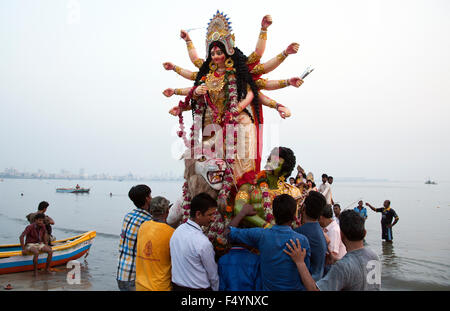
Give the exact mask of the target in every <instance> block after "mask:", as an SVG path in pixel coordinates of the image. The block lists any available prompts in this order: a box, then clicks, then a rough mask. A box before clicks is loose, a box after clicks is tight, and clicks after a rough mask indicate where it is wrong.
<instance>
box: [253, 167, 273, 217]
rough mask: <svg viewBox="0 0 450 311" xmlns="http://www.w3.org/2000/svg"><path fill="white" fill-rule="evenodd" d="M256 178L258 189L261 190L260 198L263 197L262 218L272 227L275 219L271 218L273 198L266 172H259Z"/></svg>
mask: <svg viewBox="0 0 450 311" xmlns="http://www.w3.org/2000/svg"><path fill="white" fill-rule="evenodd" d="M256 178H257V184H259V187H260V188H261V191H262V196H263V210H264V217H265V218H264V219H265V221H267V223H269V224H271V225H273V224H274V222H275V217H274V216H273V211H272V201H273V198H272V196H271V195H270V188H269V183H268V179H267V173H266V171H261V172H259V174H258V175H257V176H256Z"/></svg>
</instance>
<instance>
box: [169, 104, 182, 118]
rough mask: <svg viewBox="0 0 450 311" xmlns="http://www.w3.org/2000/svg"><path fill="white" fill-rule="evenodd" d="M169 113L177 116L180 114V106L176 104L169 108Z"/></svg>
mask: <svg viewBox="0 0 450 311" xmlns="http://www.w3.org/2000/svg"><path fill="white" fill-rule="evenodd" d="M169 113H170V114H171V115H173V116H175V117H176V116H179V115H180V114H181V108H180V107H178V106H175V107H173V108H172V109H170V110H169Z"/></svg>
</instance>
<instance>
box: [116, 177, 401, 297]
mask: <svg viewBox="0 0 450 311" xmlns="http://www.w3.org/2000/svg"><path fill="white" fill-rule="evenodd" d="M300 173H301V172H300ZM330 181H331V182H330ZM294 183H295V185H297V186H298V187H305V189H306V195H305V198H304V200H303V202H302V203H301V206H300V213H301V219H302V221H301V226H299V227H297V228H293V227H291V225H292V223H293V220H294V219H295V216H296V214H297V213H298V205H297V202H296V200H295V199H294V198H293V197H292V196H290V195H288V194H281V195H279V196H277V197H275V199H274V200H273V203H272V209H273V215H274V218H275V225H274V226H272V227H271V228H266V229H264V228H259V227H255V228H246V227H241V226H240V223H241V221H242V220H243V219H244V218H245V217H246V216H252V215H255V214H256V211H255V210H254V207H253V206H252V205H251V204H246V205H244V207H243V208H242V210H241V211H240V212H239V213H238V214H237V215H236V216H235V217H234V218H233V219H232V220H231V222H230V224H229V225H228V226H227V227H226V228H225V233H226V235H227V237H228V239H229V241H230V242H231V246H230V248H229V250H228V251H227V252H226V254H219V253H216V252H215V249H214V246H213V244H212V243H211V242H210V240H209V239H208V238H207V236H206V235H205V234H204V231H203V228H206V227H208V226H209V224H210V223H211V222H212V221H213V219H214V214H215V213H216V211H217V202H216V200H214V199H213V198H212V197H211V196H210V195H208V194H206V193H200V194H198V195H196V196H195V197H194V198H193V199H192V201H191V205H190V214H189V219H188V220H187V221H186V222H185V223H183V224H181V225H179V226H178V227H172V226H170V225H168V224H167V222H166V220H167V216H168V214H169V210H170V207H171V204H170V202H169V200H167V199H166V198H164V197H160V196H159V197H155V198H152V195H151V189H150V188H149V187H148V186H147V185H137V186H134V187H133V188H131V189H130V191H129V194H128V195H129V198H130V199H131V201H132V202H133V203H134V205H135V208H134V209H133V210H132V211H131V212H129V213H128V214H127V215H126V216H125V218H124V221H123V226H122V232H121V237H120V246H119V264H118V268H117V283H118V287H119V289H120V290H123V291H127V290H138V291H170V290H172V291H202V290H213V291H217V290H221V291H253V290H271V291H278V290H286V291H290V290H336V291H339V290H359V291H362V290H380V289H381V282H380V281H373V279H372V278H370V277H369V275H371V274H373V273H375V272H374V271H371V267H372V266H371V263H372V262H376V263H379V262H380V261H379V258H378V256H377V255H376V254H375V253H374V252H373V251H372V250H371V249H369V248H367V247H366V246H365V244H364V238H365V235H366V230H365V218H364V217H361V216H362V213H361V212H358V211H355V210H344V211H342V212H341V210H340V206H339V204H337V203H334V202H333V197H332V190H331V186H330V184H332V183H333V178H332V177H331V178H330V176H327V175H326V174H323V175H322V184H321V185H320V186H319V188H316V187H315V185H314V179H313V178H312V174H308V175H304V174H301V175H300V174H299V175H298V176H296V178H294ZM367 205H368V203H367ZM358 206H359V205H358ZM371 208H372V207H371ZM355 209H357V208H355ZM374 211H377V212H383V213H384V214H386V215H388V214H389V215H394V214H393V213H395V212H389V211H388V212H386V211H385V209H383V208H381V209H374ZM391 211H393V210H391ZM366 217H367V216H366ZM392 217H395V216H392ZM396 221H398V218H397V220H396ZM390 234H392V232H391V233H390ZM374 266H380V265H379V264H378V265H374ZM379 273H381V272H379Z"/></svg>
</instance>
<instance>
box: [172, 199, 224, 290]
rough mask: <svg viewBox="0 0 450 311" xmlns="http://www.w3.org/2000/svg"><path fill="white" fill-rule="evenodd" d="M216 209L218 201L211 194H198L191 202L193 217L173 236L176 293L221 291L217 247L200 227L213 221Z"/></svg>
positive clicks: (173, 284) (173, 273) (173, 277)
mask: <svg viewBox="0 0 450 311" xmlns="http://www.w3.org/2000/svg"><path fill="white" fill-rule="evenodd" d="M216 209H217V202H216V201H215V200H214V199H213V198H212V197H211V196H210V195H208V194H206V193H200V194H198V195H196V196H195V197H194V198H193V199H192V201H191V210H190V218H189V219H188V221H187V222H185V223H184V224H182V225H180V226H179V227H178V228H177V229H176V230H175V232H174V233H173V235H172V238H171V239H170V256H171V261H172V287H173V290H174V291H177V290H178V291H179V290H181V291H189V290H215V291H216V290H218V289H219V275H218V272H217V264H216V261H215V253H214V247H213V245H212V243H211V242H210V241H209V239H208V238H207V237H206V235H204V234H203V230H202V228H201V227H202V226H205V227H206V226H208V225H209V224H210V223H211V222H212V221H213V219H214V214H215V212H216Z"/></svg>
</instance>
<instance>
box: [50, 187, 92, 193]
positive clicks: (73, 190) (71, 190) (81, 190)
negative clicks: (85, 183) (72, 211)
mask: <svg viewBox="0 0 450 311" xmlns="http://www.w3.org/2000/svg"><path fill="white" fill-rule="evenodd" d="M89 190H91V189H90V188H56V192H59V193H89Z"/></svg>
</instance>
